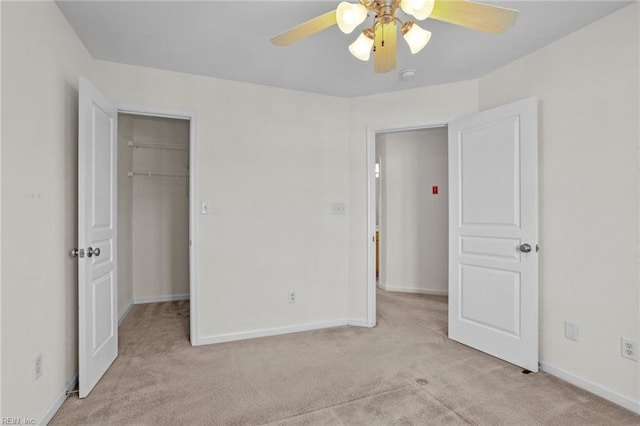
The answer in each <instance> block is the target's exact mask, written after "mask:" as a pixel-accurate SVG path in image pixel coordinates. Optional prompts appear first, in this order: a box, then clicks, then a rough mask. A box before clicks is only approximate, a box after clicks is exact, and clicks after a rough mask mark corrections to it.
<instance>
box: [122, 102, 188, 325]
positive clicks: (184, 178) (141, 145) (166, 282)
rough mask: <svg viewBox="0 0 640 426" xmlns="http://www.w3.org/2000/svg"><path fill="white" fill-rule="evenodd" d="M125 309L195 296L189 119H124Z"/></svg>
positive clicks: (123, 264)
mask: <svg viewBox="0 0 640 426" xmlns="http://www.w3.org/2000/svg"><path fill="white" fill-rule="evenodd" d="M118 162H119V163H118V203H119V204H118V237H119V240H118V250H119V251H118V291H119V297H118V299H119V301H118V303H119V308H120V309H119V311H120V314H123V313H124V311H125V310H126V309H128V307H129V306H130V305H131V303H150V302H162V301H169V300H182V299H188V298H189V121H188V120H180V119H173V118H165V117H155V116H144V115H133V114H123V113H121V114H119V115H118Z"/></svg>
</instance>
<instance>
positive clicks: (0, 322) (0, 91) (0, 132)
mask: <svg viewBox="0 0 640 426" xmlns="http://www.w3.org/2000/svg"><path fill="white" fill-rule="evenodd" d="M1 46H2V7H1V6H0V48H1ZM0 99H2V55H0ZM0 188H2V102H0ZM1 224H2V196H0V241H2V226H1ZM1 415H2V244H0V416H1Z"/></svg>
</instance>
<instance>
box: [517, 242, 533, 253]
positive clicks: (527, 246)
mask: <svg viewBox="0 0 640 426" xmlns="http://www.w3.org/2000/svg"><path fill="white" fill-rule="evenodd" d="M520 251H521V252H523V253H529V252H530V251H531V245H530V244H522V245H521V246H520Z"/></svg>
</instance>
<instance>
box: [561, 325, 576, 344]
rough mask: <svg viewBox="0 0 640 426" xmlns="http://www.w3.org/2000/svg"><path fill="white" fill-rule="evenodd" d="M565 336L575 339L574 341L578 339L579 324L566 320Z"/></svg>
mask: <svg viewBox="0 0 640 426" xmlns="http://www.w3.org/2000/svg"><path fill="white" fill-rule="evenodd" d="M564 337H565V338H567V339H569V340H573V341H574V342H577V341H578V324H574V323H572V322H569V321H565V322H564Z"/></svg>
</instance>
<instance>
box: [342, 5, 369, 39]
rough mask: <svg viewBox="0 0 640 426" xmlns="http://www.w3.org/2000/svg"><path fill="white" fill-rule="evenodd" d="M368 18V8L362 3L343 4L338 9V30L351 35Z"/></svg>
mask: <svg viewBox="0 0 640 426" xmlns="http://www.w3.org/2000/svg"><path fill="white" fill-rule="evenodd" d="M366 18H367V8H366V7H365V6H363V5H361V4H360V3H358V4H351V3H347V2H346V1H343V2H341V3H340V4H339V5H338V8H337V9H336V21H337V23H338V28H340V31H342V32H343V33H345V34H351V33H352V32H353V30H355V29H356V27H357V26H358V25H360V24H362V23H363V22H364V20H365V19H366Z"/></svg>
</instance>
